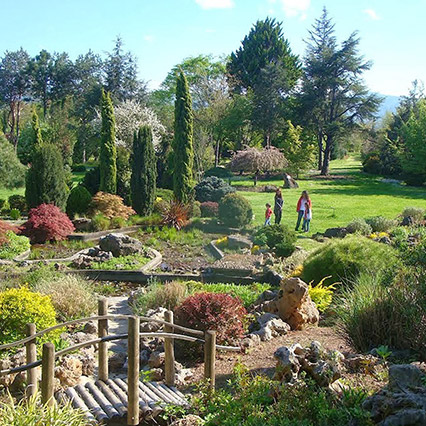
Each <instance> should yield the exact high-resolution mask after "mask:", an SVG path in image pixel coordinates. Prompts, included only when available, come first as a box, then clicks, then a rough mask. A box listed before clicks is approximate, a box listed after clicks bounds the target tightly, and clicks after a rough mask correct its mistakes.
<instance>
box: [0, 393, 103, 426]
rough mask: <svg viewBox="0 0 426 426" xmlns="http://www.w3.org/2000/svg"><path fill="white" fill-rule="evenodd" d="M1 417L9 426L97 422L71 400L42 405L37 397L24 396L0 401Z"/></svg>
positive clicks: (69, 425) (74, 425) (80, 425)
mask: <svg viewBox="0 0 426 426" xmlns="http://www.w3.org/2000/svg"><path fill="white" fill-rule="evenodd" d="M0 419H1V421H2V424H3V425H9V426H12V425H13V426H24V425H25V426H38V425H40V426H41V425H43V426H63V425H67V426H90V425H93V426H94V425H95V423H92V422H89V421H88V420H87V419H86V416H85V413H84V412H83V411H82V410H77V409H74V408H73V407H72V405H71V403H70V402H68V403H66V404H65V405H62V404H53V406H52V407H49V406H48V405H41V404H40V403H39V402H38V401H37V400H36V399H35V398H31V399H30V400H27V399H25V398H23V399H22V400H21V401H20V402H19V403H15V402H14V400H13V398H12V397H11V398H10V400H9V402H2V403H0Z"/></svg>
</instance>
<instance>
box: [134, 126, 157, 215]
mask: <svg viewBox="0 0 426 426" xmlns="http://www.w3.org/2000/svg"><path fill="white" fill-rule="evenodd" d="M156 179H157V162H156V158H155V152H154V144H153V143H152V131H151V128H150V127H149V126H143V127H141V128H140V129H139V131H138V132H137V133H136V132H135V135H134V138H133V155H132V177H131V180H130V189H131V198H132V207H133V209H134V210H135V211H136V213H138V214H139V215H149V214H150V213H151V212H152V207H153V205H154V200H155V188H156Z"/></svg>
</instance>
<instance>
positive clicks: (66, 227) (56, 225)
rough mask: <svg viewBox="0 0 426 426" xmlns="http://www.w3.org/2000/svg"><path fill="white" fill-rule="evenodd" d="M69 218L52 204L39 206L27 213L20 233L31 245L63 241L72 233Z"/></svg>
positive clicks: (72, 226)
mask: <svg viewBox="0 0 426 426" xmlns="http://www.w3.org/2000/svg"><path fill="white" fill-rule="evenodd" d="M74 229H75V228H74V225H73V224H72V222H71V220H70V219H69V217H68V216H67V215H66V214H65V213H63V212H62V211H61V210H60V209H59V208H58V207H56V206H55V205H53V204H40V205H39V206H38V207H35V208H33V209H31V210H30V211H29V213H28V221H27V222H25V223H24V224H23V225H22V227H21V233H22V234H23V235H26V236H27V237H28V238H29V239H30V241H31V242H32V243H45V242H46V241H61V240H65V239H66V238H67V236H68V235H70V234H72V232H73V231H74Z"/></svg>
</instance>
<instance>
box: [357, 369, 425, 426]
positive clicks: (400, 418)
mask: <svg viewBox="0 0 426 426" xmlns="http://www.w3.org/2000/svg"><path fill="white" fill-rule="evenodd" d="M425 377H426V376H425V375H424V373H423V372H422V371H421V370H420V369H419V368H417V367H416V366H414V365H411V364H402V365H392V366H391V367H390V368H389V386H387V387H385V388H384V389H382V390H381V391H379V392H378V393H376V394H375V395H372V396H370V397H369V398H367V399H366V400H365V401H364V404H363V408H365V409H366V410H368V411H370V412H371V417H372V419H373V421H374V422H375V423H377V424H379V425H382V426H411V425H412V426H414V425H426V387H425V386H424V384H423V383H424V379H425Z"/></svg>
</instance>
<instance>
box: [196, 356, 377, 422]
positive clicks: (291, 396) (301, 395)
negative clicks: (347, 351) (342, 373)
mask: <svg viewBox="0 0 426 426" xmlns="http://www.w3.org/2000/svg"><path fill="white" fill-rule="evenodd" d="M366 397H367V393H366V392H363V391H362V390H358V389H352V390H351V391H350V393H349V392H348V391H343V392H342V396H340V395H338V394H336V393H335V392H330V391H329V390H328V389H325V388H320V387H318V386H316V385H315V384H314V383H313V382H312V381H303V380H300V381H297V382H296V383H295V384H294V385H292V386H289V385H287V384H282V383H280V382H278V381H274V380H271V379H270V378H269V377H266V376H265V375H259V374H256V375H253V374H251V372H250V371H249V370H248V368H246V367H245V366H242V365H241V364H237V365H236V367H235V369H234V373H233V375H232V377H231V379H230V380H229V382H228V386H226V387H223V388H221V389H219V390H217V391H216V392H213V393H212V392H211V391H209V389H208V387H207V385H206V386H205V388H201V392H200V394H199V395H196V396H195V397H194V398H193V401H192V406H193V407H194V409H195V412H196V413H197V414H199V415H200V416H201V417H204V418H206V419H208V420H207V422H206V423H205V424H206V425H209V426H213V425H223V426H235V425H245V426H326V425H333V426H348V425H360V426H361V425H362V426H369V425H373V423H372V421H371V420H370V413H369V412H367V411H366V410H364V409H363V408H362V403H363V401H364V400H365V398H366Z"/></svg>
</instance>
